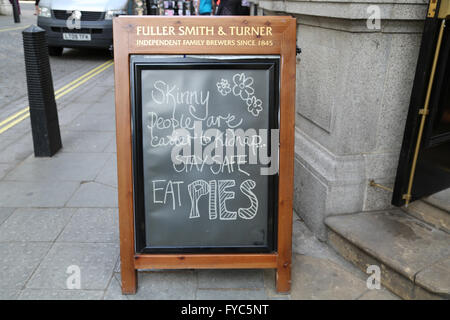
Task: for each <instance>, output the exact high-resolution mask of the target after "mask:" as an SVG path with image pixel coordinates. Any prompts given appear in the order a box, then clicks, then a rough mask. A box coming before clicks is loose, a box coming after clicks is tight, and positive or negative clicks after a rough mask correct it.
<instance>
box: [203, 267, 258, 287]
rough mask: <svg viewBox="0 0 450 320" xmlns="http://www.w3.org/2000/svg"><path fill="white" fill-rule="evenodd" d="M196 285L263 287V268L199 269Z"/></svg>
mask: <svg viewBox="0 0 450 320" xmlns="http://www.w3.org/2000/svg"><path fill="white" fill-rule="evenodd" d="M198 287H199V288H200V289H218V288H222V289H263V288H264V275H263V270H261V269H255V270H253V269H248V270H246V269H244V270H233V269H227V270H199V271H198Z"/></svg>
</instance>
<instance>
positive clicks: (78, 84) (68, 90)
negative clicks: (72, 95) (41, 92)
mask: <svg viewBox="0 0 450 320" xmlns="http://www.w3.org/2000/svg"><path fill="white" fill-rule="evenodd" d="M113 64H114V62H111V63H110V64H108V65H106V66H104V67H103V68H101V69H100V70H97V71H96V72H94V73H93V74H91V75H90V76H89V77H86V78H84V79H82V80H81V81H78V82H77V83H75V84H74V85H73V86H71V87H69V88H68V89H67V90H65V91H64V92H62V93H59V94H57V95H56V96H55V99H58V98H59V97H62V96H63V95H65V94H67V93H69V92H70V91H72V90H73V89H76V88H78V87H79V86H81V85H82V84H83V83H85V82H86V81H88V80H89V79H91V78H92V77H94V76H96V75H97V74H99V73H102V72H103V71H105V70H106V69H108V68H109V67H111V66H112V65H113ZM59 92H60V91H59Z"/></svg>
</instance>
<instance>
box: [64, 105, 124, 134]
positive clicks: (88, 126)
mask: <svg viewBox="0 0 450 320" xmlns="http://www.w3.org/2000/svg"><path fill="white" fill-rule="evenodd" d="M90 109H94V108H90ZM66 129H68V130H72V131H106V132H108V131H110V132H115V131H116V119H115V115H114V114H112V113H98V114H87V113H83V114H81V115H79V116H78V117H77V118H76V119H75V120H73V121H72V122H71V123H70V124H69V125H68V126H67V127H66Z"/></svg>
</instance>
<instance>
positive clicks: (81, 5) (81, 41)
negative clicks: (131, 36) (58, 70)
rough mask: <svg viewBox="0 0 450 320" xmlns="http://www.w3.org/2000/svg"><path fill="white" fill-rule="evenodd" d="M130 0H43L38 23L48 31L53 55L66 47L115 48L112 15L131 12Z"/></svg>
mask: <svg viewBox="0 0 450 320" xmlns="http://www.w3.org/2000/svg"><path fill="white" fill-rule="evenodd" d="M129 2H130V0H41V1H40V3H39V9H40V10H39V15H38V26H39V27H41V28H43V29H45V31H46V33H47V42H48V49H49V50H48V51H49V54H50V55H61V54H62V52H63V48H64V47H67V48H77V47H90V48H109V49H112V41H113V36H112V19H113V17H115V16H118V15H121V14H127V13H128V10H129V9H128V8H129Z"/></svg>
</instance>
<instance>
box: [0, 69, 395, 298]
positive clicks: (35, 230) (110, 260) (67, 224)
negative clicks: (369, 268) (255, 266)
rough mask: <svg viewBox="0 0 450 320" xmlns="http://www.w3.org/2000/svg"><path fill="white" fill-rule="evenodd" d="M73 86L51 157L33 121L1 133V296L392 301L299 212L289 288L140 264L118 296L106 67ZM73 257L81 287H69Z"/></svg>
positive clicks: (253, 275)
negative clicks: (129, 292) (35, 140)
mask: <svg viewBox="0 0 450 320" xmlns="http://www.w3.org/2000/svg"><path fill="white" fill-rule="evenodd" d="M75 91H76V92H74V93H71V94H69V95H67V96H66V97H64V98H63V99H61V101H58V109H59V118H60V124H61V133H62V142H63V149H62V150H61V151H59V152H58V153H57V154H56V155H55V156H54V157H52V158H35V157H34V155H33V146H32V138H31V133H30V122H29V119H26V120H25V121H23V122H22V123H20V124H18V125H17V126H15V127H13V128H11V129H10V130H8V131H6V132H4V133H3V134H0V299H226V300H231V299H397V298H396V297H395V296H393V295H392V294H390V293H389V292H387V291H386V290H384V289H381V290H374V291H371V290H368V289H367V286H366V279H367V276H368V275H366V274H364V273H362V272H361V271H359V270H357V269H356V268H354V267H353V266H352V265H350V264H348V263H347V262H346V261H344V260H343V259H342V258H341V257H340V256H338V255H337V254H336V253H335V252H334V251H333V250H332V249H330V248H329V247H328V246H327V245H325V244H323V243H321V242H319V241H318V240H317V239H316V238H315V237H314V236H313V235H312V234H311V232H310V231H309V230H308V229H307V228H306V227H305V225H304V224H303V223H302V221H300V220H299V219H298V218H296V219H295V222H294V238H293V240H294V263H293V285H292V292H291V294H290V295H281V294H277V293H276V292H275V289H274V284H275V274H274V272H273V271H270V270H200V271H194V270H179V271H167V270H166V271H164V270H159V271H156V270H153V271H147V272H140V273H139V291H138V293H137V294H136V295H134V296H123V295H121V292H120V273H119V271H120V265H119V263H118V257H119V245H118V237H119V236H118V210H117V179H116V148H115V122H114V97H113V71H112V68H110V69H108V70H107V71H106V72H104V73H102V74H101V75H100V76H97V77H96V78H93V79H92V80H90V82H88V84H87V85H83V86H81V87H80V88H79V89H77V90H75ZM295 217H296V216H295ZM71 265H77V266H79V267H80V270H81V289H80V290H69V289H67V285H66V281H67V279H68V277H69V274H68V273H67V269H68V267H69V266H71Z"/></svg>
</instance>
